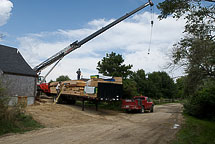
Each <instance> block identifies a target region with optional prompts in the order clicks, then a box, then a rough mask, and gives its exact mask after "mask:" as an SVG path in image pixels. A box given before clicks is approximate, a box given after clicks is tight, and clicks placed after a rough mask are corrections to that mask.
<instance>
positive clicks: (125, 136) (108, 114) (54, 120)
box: [0, 104, 182, 144]
mask: <svg viewBox="0 0 215 144" xmlns="http://www.w3.org/2000/svg"><path fill="white" fill-rule="evenodd" d="M181 111H182V105H181V104H166V105H159V106H155V112H154V113H144V114H139V113H136V114H126V113H118V112H113V111H101V110H100V111H98V112H96V111H95V110H89V109H87V108H86V110H85V111H81V108H80V107H78V106H69V105H53V104H44V105H38V106H30V107H28V108H27V112H28V113H30V114H31V115H33V117H34V118H35V119H36V120H37V121H39V122H41V123H42V124H43V125H45V126H46V128H43V129H40V130H35V131H31V132H27V133H24V134H12V135H10V136H5V137H1V138H0V144H73V143H74V144H97V143H98V144H165V143H168V142H169V141H170V140H171V139H173V138H174V136H175V134H176V132H177V131H178V129H179V128H180V126H179V127H178V128H174V126H175V124H179V125H181V122H182V115H181Z"/></svg>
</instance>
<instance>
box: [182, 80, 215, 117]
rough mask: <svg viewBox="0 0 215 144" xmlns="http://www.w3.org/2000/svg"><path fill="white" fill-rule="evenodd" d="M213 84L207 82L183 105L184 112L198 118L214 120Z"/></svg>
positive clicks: (214, 86) (214, 98) (214, 89)
mask: <svg viewBox="0 0 215 144" xmlns="http://www.w3.org/2000/svg"><path fill="white" fill-rule="evenodd" d="M214 110H215V82H214V81H210V82H207V83H206V84H205V85H204V86H202V87H201V88H200V89H199V90H197V91H196V92H195V93H194V95H193V96H192V97H190V98H189V99H188V100H187V102H185V104H184V112H185V113H187V114H189V115H192V116H195V117H198V118H206V119H213V120H215V111H214Z"/></svg>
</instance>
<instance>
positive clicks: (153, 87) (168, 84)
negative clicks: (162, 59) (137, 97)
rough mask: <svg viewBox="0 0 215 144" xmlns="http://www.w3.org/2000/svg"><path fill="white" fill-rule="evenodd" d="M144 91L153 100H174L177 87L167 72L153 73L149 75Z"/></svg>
mask: <svg viewBox="0 0 215 144" xmlns="http://www.w3.org/2000/svg"><path fill="white" fill-rule="evenodd" d="M144 91H145V93H146V95H147V96H149V97H152V98H161V97H163V98H170V99H172V98H174V97H175V94H176V87H175V84H174V81H173V79H172V78H170V76H169V75H168V74H167V73H166V72H153V73H149V74H148V78H147V81H146V87H145V88H144Z"/></svg>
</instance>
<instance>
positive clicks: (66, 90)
mask: <svg viewBox="0 0 215 144" xmlns="http://www.w3.org/2000/svg"><path fill="white" fill-rule="evenodd" d="M98 83H113V84H122V78H121V77H114V78H112V79H110V80H105V79H101V78H91V79H90V80H89V81H87V82H85V81H82V80H70V81H63V82H61V91H62V93H61V94H64V95H76V96H87V97H97V88H98ZM57 84H58V82H52V83H50V91H51V93H52V94H57V91H56V86H57ZM85 87H91V88H92V87H94V88H95V93H93V94H92V93H91V94H89V93H86V92H85V91H84V89H85Z"/></svg>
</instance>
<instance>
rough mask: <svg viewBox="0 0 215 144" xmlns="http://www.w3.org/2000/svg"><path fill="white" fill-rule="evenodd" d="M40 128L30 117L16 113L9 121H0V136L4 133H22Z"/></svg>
mask: <svg viewBox="0 0 215 144" xmlns="http://www.w3.org/2000/svg"><path fill="white" fill-rule="evenodd" d="M42 127H43V126H42V125H40V124H39V123H37V122H36V121H35V120H34V119H33V118H32V117H31V116H29V115H25V114H23V113H17V114H16V115H14V117H13V119H10V120H7V119H0V135H3V134H6V133H23V132H26V131H31V130H34V129H38V128H42Z"/></svg>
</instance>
